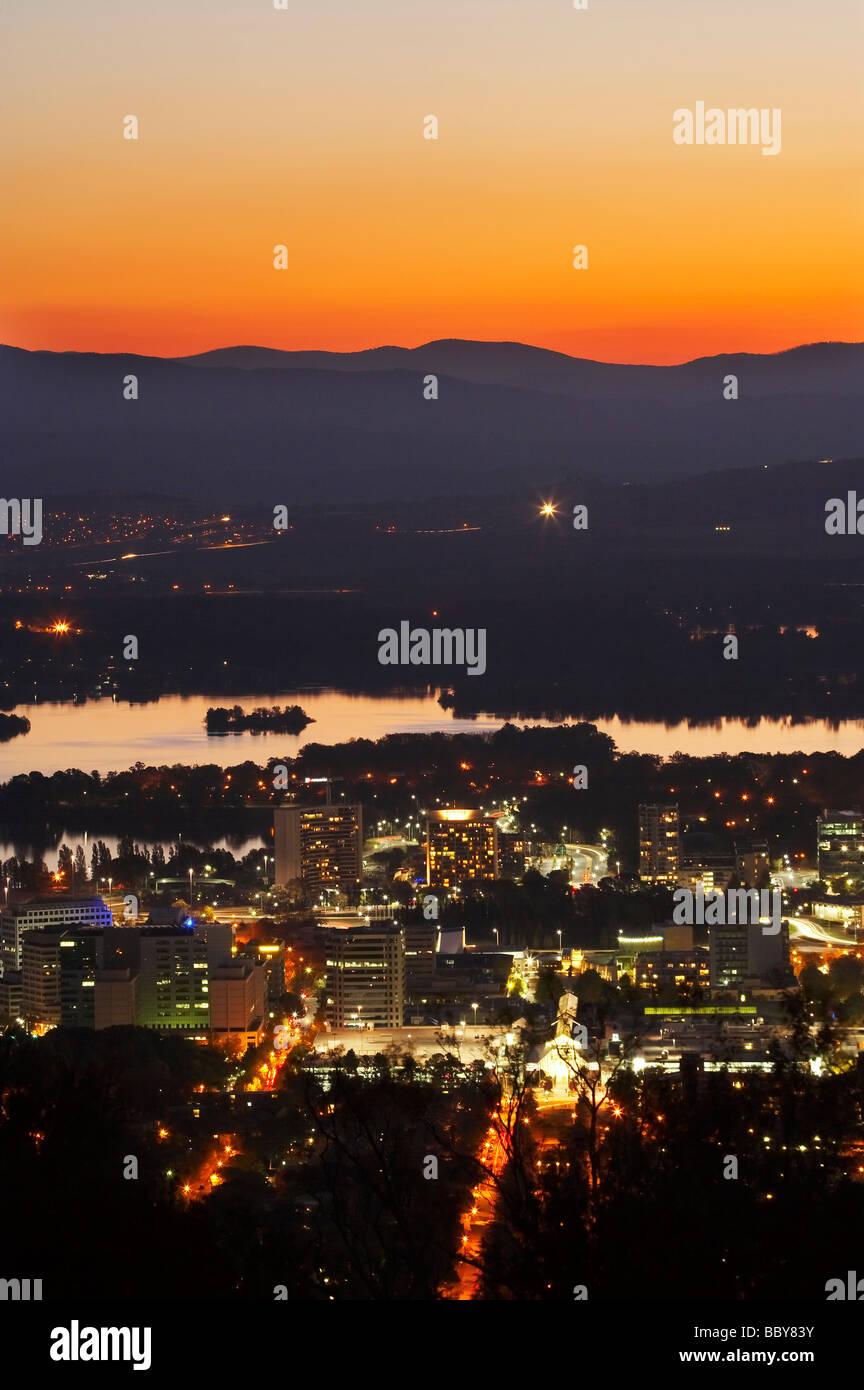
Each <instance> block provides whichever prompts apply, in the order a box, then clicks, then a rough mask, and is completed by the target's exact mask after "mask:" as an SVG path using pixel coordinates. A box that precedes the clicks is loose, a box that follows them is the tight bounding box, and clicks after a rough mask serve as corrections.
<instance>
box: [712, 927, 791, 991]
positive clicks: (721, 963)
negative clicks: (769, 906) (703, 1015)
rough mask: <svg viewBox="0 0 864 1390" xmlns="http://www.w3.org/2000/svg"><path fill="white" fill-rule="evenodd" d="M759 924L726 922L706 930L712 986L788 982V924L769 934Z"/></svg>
mask: <svg viewBox="0 0 864 1390" xmlns="http://www.w3.org/2000/svg"><path fill="white" fill-rule="evenodd" d="M762 926H763V924H762V923H760V922H726V923H725V924H721V925H716V924H715V925H714V926H711V927H709V930H708V936H709V940H708V947H709V957H710V966H711V985H712V987H713V988H723V987H724V986H727V985H738V984H741V983H742V981H744V980H756V979H758V980H762V981H764V982H766V983H774V984H778V983H780V982H781V981H788V980H789V923H788V922H787V921H785V920H783V921H782V922H781V923H780V930H779V932H777V933H775V934H774V935H769V934H768V933H766V932H764V931H763V930H762Z"/></svg>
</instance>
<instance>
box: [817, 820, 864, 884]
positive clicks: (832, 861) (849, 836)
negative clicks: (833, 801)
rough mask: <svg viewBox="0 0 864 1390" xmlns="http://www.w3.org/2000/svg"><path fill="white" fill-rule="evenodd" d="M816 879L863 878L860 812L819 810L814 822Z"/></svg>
mask: <svg viewBox="0 0 864 1390" xmlns="http://www.w3.org/2000/svg"><path fill="white" fill-rule="evenodd" d="M816 844H817V849H818V857H819V877H820V879H823V880H831V879H832V878H853V879H855V878H864V816H862V814H861V812H860V811H823V812H822V815H821V816H820V817H819V819H818V820H817V822H816Z"/></svg>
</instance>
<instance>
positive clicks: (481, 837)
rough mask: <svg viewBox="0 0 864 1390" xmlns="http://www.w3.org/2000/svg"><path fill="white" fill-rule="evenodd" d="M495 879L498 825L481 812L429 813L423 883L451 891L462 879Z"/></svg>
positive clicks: (449, 811) (451, 810)
mask: <svg viewBox="0 0 864 1390" xmlns="http://www.w3.org/2000/svg"><path fill="white" fill-rule="evenodd" d="M497 877H498V822H497V820H495V819H494V818H493V817H490V816H484V815H483V813H482V811H463V810H459V809H457V808H453V809H450V810H443V811H430V812H429V815H428V817H427V821H426V882H427V883H429V884H430V885H434V886H438V887H441V888H452V887H455V886H456V885H457V884H459V883H461V882H462V881H463V880H464V879H477V878H497Z"/></svg>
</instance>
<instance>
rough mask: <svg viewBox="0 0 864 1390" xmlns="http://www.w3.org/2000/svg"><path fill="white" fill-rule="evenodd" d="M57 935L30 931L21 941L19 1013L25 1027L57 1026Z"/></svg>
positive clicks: (58, 964) (58, 956) (58, 958)
mask: <svg viewBox="0 0 864 1390" xmlns="http://www.w3.org/2000/svg"><path fill="white" fill-rule="evenodd" d="M62 939H63V938H62V937H61V935H60V934H59V933H58V932H49V931H39V930H36V931H33V930H29V931H27V932H25V933H24V934H23V937H22V941H21V1009H22V1013H23V1015H24V1018H25V1019H26V1020H27V1022H28V1023H50V1024H53V1025H55V1026H56V1025H58V1024H59V1023H60V942H61V940H62Z"/></svg>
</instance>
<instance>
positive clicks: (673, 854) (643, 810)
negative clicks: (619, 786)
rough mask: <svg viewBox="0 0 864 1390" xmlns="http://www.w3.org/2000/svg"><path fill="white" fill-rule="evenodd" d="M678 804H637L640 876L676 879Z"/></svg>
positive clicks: (664, 880)
mask: <svg viewBox="0 0 864 1390" xmlns="http://www.w3.org/2000/svg"><path fill="white" fill-rule="evenodd" d="M680 838H681V837H680V830H679V824H678V807H677V806H675V805H665V806H648V805H643V806H640V807H639V877H640V878H643V879H646V880H648V881H649V882H651V883H675V882H676V880H677V877H678V867H679V864H680V862H681V848H680Z"/></svg>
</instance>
